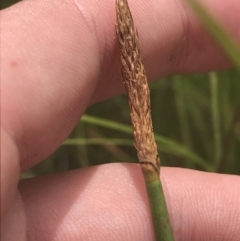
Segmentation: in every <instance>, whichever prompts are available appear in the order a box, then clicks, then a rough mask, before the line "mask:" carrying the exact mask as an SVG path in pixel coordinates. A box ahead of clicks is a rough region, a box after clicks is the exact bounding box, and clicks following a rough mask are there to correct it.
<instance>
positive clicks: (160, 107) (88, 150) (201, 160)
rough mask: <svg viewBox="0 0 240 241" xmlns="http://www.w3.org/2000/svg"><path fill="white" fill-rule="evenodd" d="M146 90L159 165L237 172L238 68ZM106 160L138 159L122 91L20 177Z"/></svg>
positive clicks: (239, 155)
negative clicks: (149, 94)
mask: <svg viewBox="0 0 240 241" xmlns="http://www.w3.org/2000/svg"><path fill="white" fill-rule="evenodd" d="M14 2H16V1H14V0H10V1H9V0H8V1H7V0H3V1H1V8H4V7H7V6H9V5H11V4H12V3H14ZM150 89H151V103H152V117H153V126H154V132H155V133H156V140H157V144H158V148H159V153H160V158H161V162H162V165H165V166H176V167H186V168H192V169H198V170H204V171H213V172H222V173H231V174H240V72H239V71H237V70H236V69H231V70H228V71H221V72H217V73H215V72H212V73H207V74H192V75H177V76H169V77H166V78H163V79H161V80H157V81H155V82H153V83H151V84H150ZM109 162H138V161H137V156H136V151H135V149H134V146H133V136H132V133H131V126H130V117H129V109H128V105H127V100H126V96H125V95H120V96H117V97H115V98H113V99H111V100H108V101H105V102H102V103H99V104H96V105H94V106H91V107H90V108H89V109H88V110H87V111H86V114H85V115H84V116H83V118H82V119H81V121H79V124H78V125H77V127H76V128H75V129H74V130H73V132H72V133H71V135H70V136H69V139H67V140H66V141H65V142H64V143H63V145H62V146H61V147H60V148H59V149H58V150H57V151H56V152H55V153H53V154H52V155H51V156H50V157H49V158H47V159H46V160H45V161H43V162H42V163H40V164H39V165H37V166H36V167H34V168H32V169H31V170H28V171H27V172H25V173H23V174H22V178H26V177H32V176H39V175H44V174H46V173H54V172H59V171H65V170H69V169H75V168H80V167H86V166H90V165H98V164H103V163H109Z"/></svg>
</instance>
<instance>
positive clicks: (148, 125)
mask: <svg viewBox="0 0 240 241" xmlns="http://www.w3.org/2000/svg"><path fill="white" fill-rule="evenodd" d="M116 11H117V26H116V32H117V36H118V41H119V45H120V51H121V62H122V78H123V81H124V86H125V89H126V92H127V97H128V104H129V107H130V115H131V121H132V126H133V134H134V142H135V147H136V149H137V153H138V158H139V162H140V164H141V166H142V169H143V171H145V172H153V171H154V172H155V173H156V171H157V174H159V168H160V159H159V157H158V153H157V145H156V142H155V138H154V134H153V127H152V118H151V108H150V92H149V87H148V81H147V77H146V73H145V68H144V65H143V63H142V59H141V54H140V49H139V43H138V34H137V30H136V29H135V27H134V23H133V19H132V15H131V12H130V9H129V6H128V2H127V0H117V2H116Z"/></svg>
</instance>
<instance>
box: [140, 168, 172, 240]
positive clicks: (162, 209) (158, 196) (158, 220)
mask: <svg viewBox="0 0 240 241" xmlns="http://www.w3.org/2000/svg"><path fill="white" fill-rule="evenodd" d="M143 175H144V179H145V184H146V189H147V193H148V200H149V204H150V209H151V213H152V220H153V226H154V231H155V235H156V240H157V241H174V236H173V232H172V228H171V223H170V219H169V215H168V209H167V204H166V201H165V197H164V192H163V188H162V184H161V180H160V178H159V176H158V175H154V177H153V175H151V177H150V176H149V175H148V174H147V173H146V172H144V170H143Z"/></svg>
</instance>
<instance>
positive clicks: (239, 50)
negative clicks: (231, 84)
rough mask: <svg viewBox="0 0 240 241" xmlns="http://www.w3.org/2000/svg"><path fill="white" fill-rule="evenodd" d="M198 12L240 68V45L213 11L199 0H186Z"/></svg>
mask: <svg viewBox="0 0 240 241" xmlns="http://www.w3.org/2000/svg"><path fill="white" fill-rule="evenodd" d="M186 1H187V2H188V4H189V5H190V6H191V8H192V9H193V10H194V12H195V13H196V14H197V16H198V17H199V19H200V20H201V22H202V23H203V24H204V26H205V27H206V29H207V30H208V31H209V32H210V33H211V34H212V36H213V37H214V38H215V39H216V41H217V42H218V43H219V44H220V46H221V47H222V48H223V50H224V51H225V53H226V54H227V55H228V56H229V57H230V59H231V60H232V62H233V63H234V64H235V66H236V67H237V68H238V69H240V46H239V44H237V43H236V42H235V41H234V40H233V38H232V37H231V36H230V34H229V33H228V31H227V30H226V29H224V27H223V26H221V25H220V24H219V23H218V21H217V20H215V19H214V17H213V16H212V15H211V13H210V12H209V11H208V10H207V9H206V7H204V6H203V5H202V4H201V3H200V2H199V1H198V0H186Z"/></svg>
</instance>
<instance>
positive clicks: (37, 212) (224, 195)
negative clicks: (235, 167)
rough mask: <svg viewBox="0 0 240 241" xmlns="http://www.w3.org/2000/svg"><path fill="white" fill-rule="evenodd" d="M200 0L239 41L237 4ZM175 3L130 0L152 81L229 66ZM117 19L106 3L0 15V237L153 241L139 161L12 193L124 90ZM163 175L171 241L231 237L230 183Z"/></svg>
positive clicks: (57, 2) (51, 4) (239, 222)
mask: <svg viewBox="0 0 240 241" xmlns="http://www.w3.org/2000/svg"><path fill="white" fill-rule="evenodd" d="M203 1H204V2H205V3H206V5H207V6H209V8H210V9H212V11H213V12H214V14H215V15H216V16H218V17H219V19H220V20H221V21H222V22H223V23H224V24H225V25H226V26H227V27H228V28H229V30H230V31H231V32H232V33H233V35H234V37H235V38H236V39H237V41H239V42H240V32H239V22H240V5H239V0H203ZM183 2H184V1H183V0H182V1H180V0H179V1H168V0H163V1H158V0H149V1H130V7H131V10H132V13H133V16H134V19H135V23H136V25H137V27H138V29H139V35H140V45H141V49H142V54H143V58H144V62H145V64H146V69H147V72H148V73H149V74H150V76H149V78H150V79H155V78H157V77H161V76H163V75H167V74H173V73H186V72H196V71H198V72H199V71H209V70H216V69H220V68H225V67H227V66H230V63H229V62H228V61H227V60H226V58H225V57H224V54H223V53H222V52H221V51H220V49H219V48H218V47H217V46H216V45H215V43H214V41H213V40H212V39H211V38H210V37H209V36H208V35H207V34H206V32H205V31H204V30H203V29H202V28H201V27H200V25H199V23H198V22H197V21H196V19H195V18H194V17H193V15H192V14H191V13H190V11H189V10H188V8H187V7H186V6H185V5H184V3H183ZM146 13H148V14H146ZM115 22H116V20H115V0H104V1H94V0H89V1H84V0H73V1H64V0H52V1H42V0H35V1H23V2H21V3H19V4H16V5H14V6H13V7H11V8H8V9H6V10H3V11H2V12H1V27H2V29H1V47H2V49H1V52H2V53H1V58H2V59H1V67H2V68H1V90H2V93H1V95H2V98H1V204H2V205H1V208H2V209H1V218H2V240H4V241H5V240H14V241H15V240H18V241H21V240H27V239H28V240H41V241H44V240H46V241H49V240H74V241H75V240H94V241H96V240H131V241H132V240H144V241H145V240H154V234H153V229H152V224H151V218H150V213H149V207H148V204H147V197H146V193H145V189H144V185H143V178H142V175H141V173H140V170H139V167H138V165H133V164H108V165H102V166H95V167H90V168H86V169H81V170H75V171H69V172H66V173H61V174H56V175H52V176H46V177H40V178H34V179H28V180H23V181H21V182H20V184H19V186H18V181H19V174H20V172H21V171H22V170H26V169H28V168H30V167H32V166H33V165H36V164H37V163H39V162H40V161H41V160H43V158H45V157H47V156H48V155H49V154H51V153H52V152H53V151H54V150H56V148H57V147H58V146H59V145H60V144H61V143H62V142H63V140H64V139H65V138H66V137H67V136H68V134H69V133H70V132H71V130H72V129H73V128H74V126H75V125H76V124H77V122H78V120H79V118H80V116H81V115H82V114H83V113H84V111H85V109H86V108H87V107H88V106H89V105H90V104H91V103H94V102H97V101H100V100H103V99H105V98H110V97H112V96H114V95H115V94H117V93H119V92H121V91H122V90H123V89H122V88H123V87H122V83H121V79H120V58H119V52H118V51H119V50H118V46H117V40H116V37H115V36H116V34H115ZM161 174H162V176H161V178H162V181H163V187H164V190H165V193H166V198H167V203H168V206H169V211H170V218H171V221H172V224H173V229H174V235H175V238H176V240H184V241H187V240H223V241H225V240H226V241H227V240H231V241H237V240H239V235H240V231H239V227H240V177H237V176H231V175H219V174H210V173H204V172H197V171H190V170H184V169H178V168H162V169H161ZM17 187H18V188H17Z"/></svg>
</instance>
